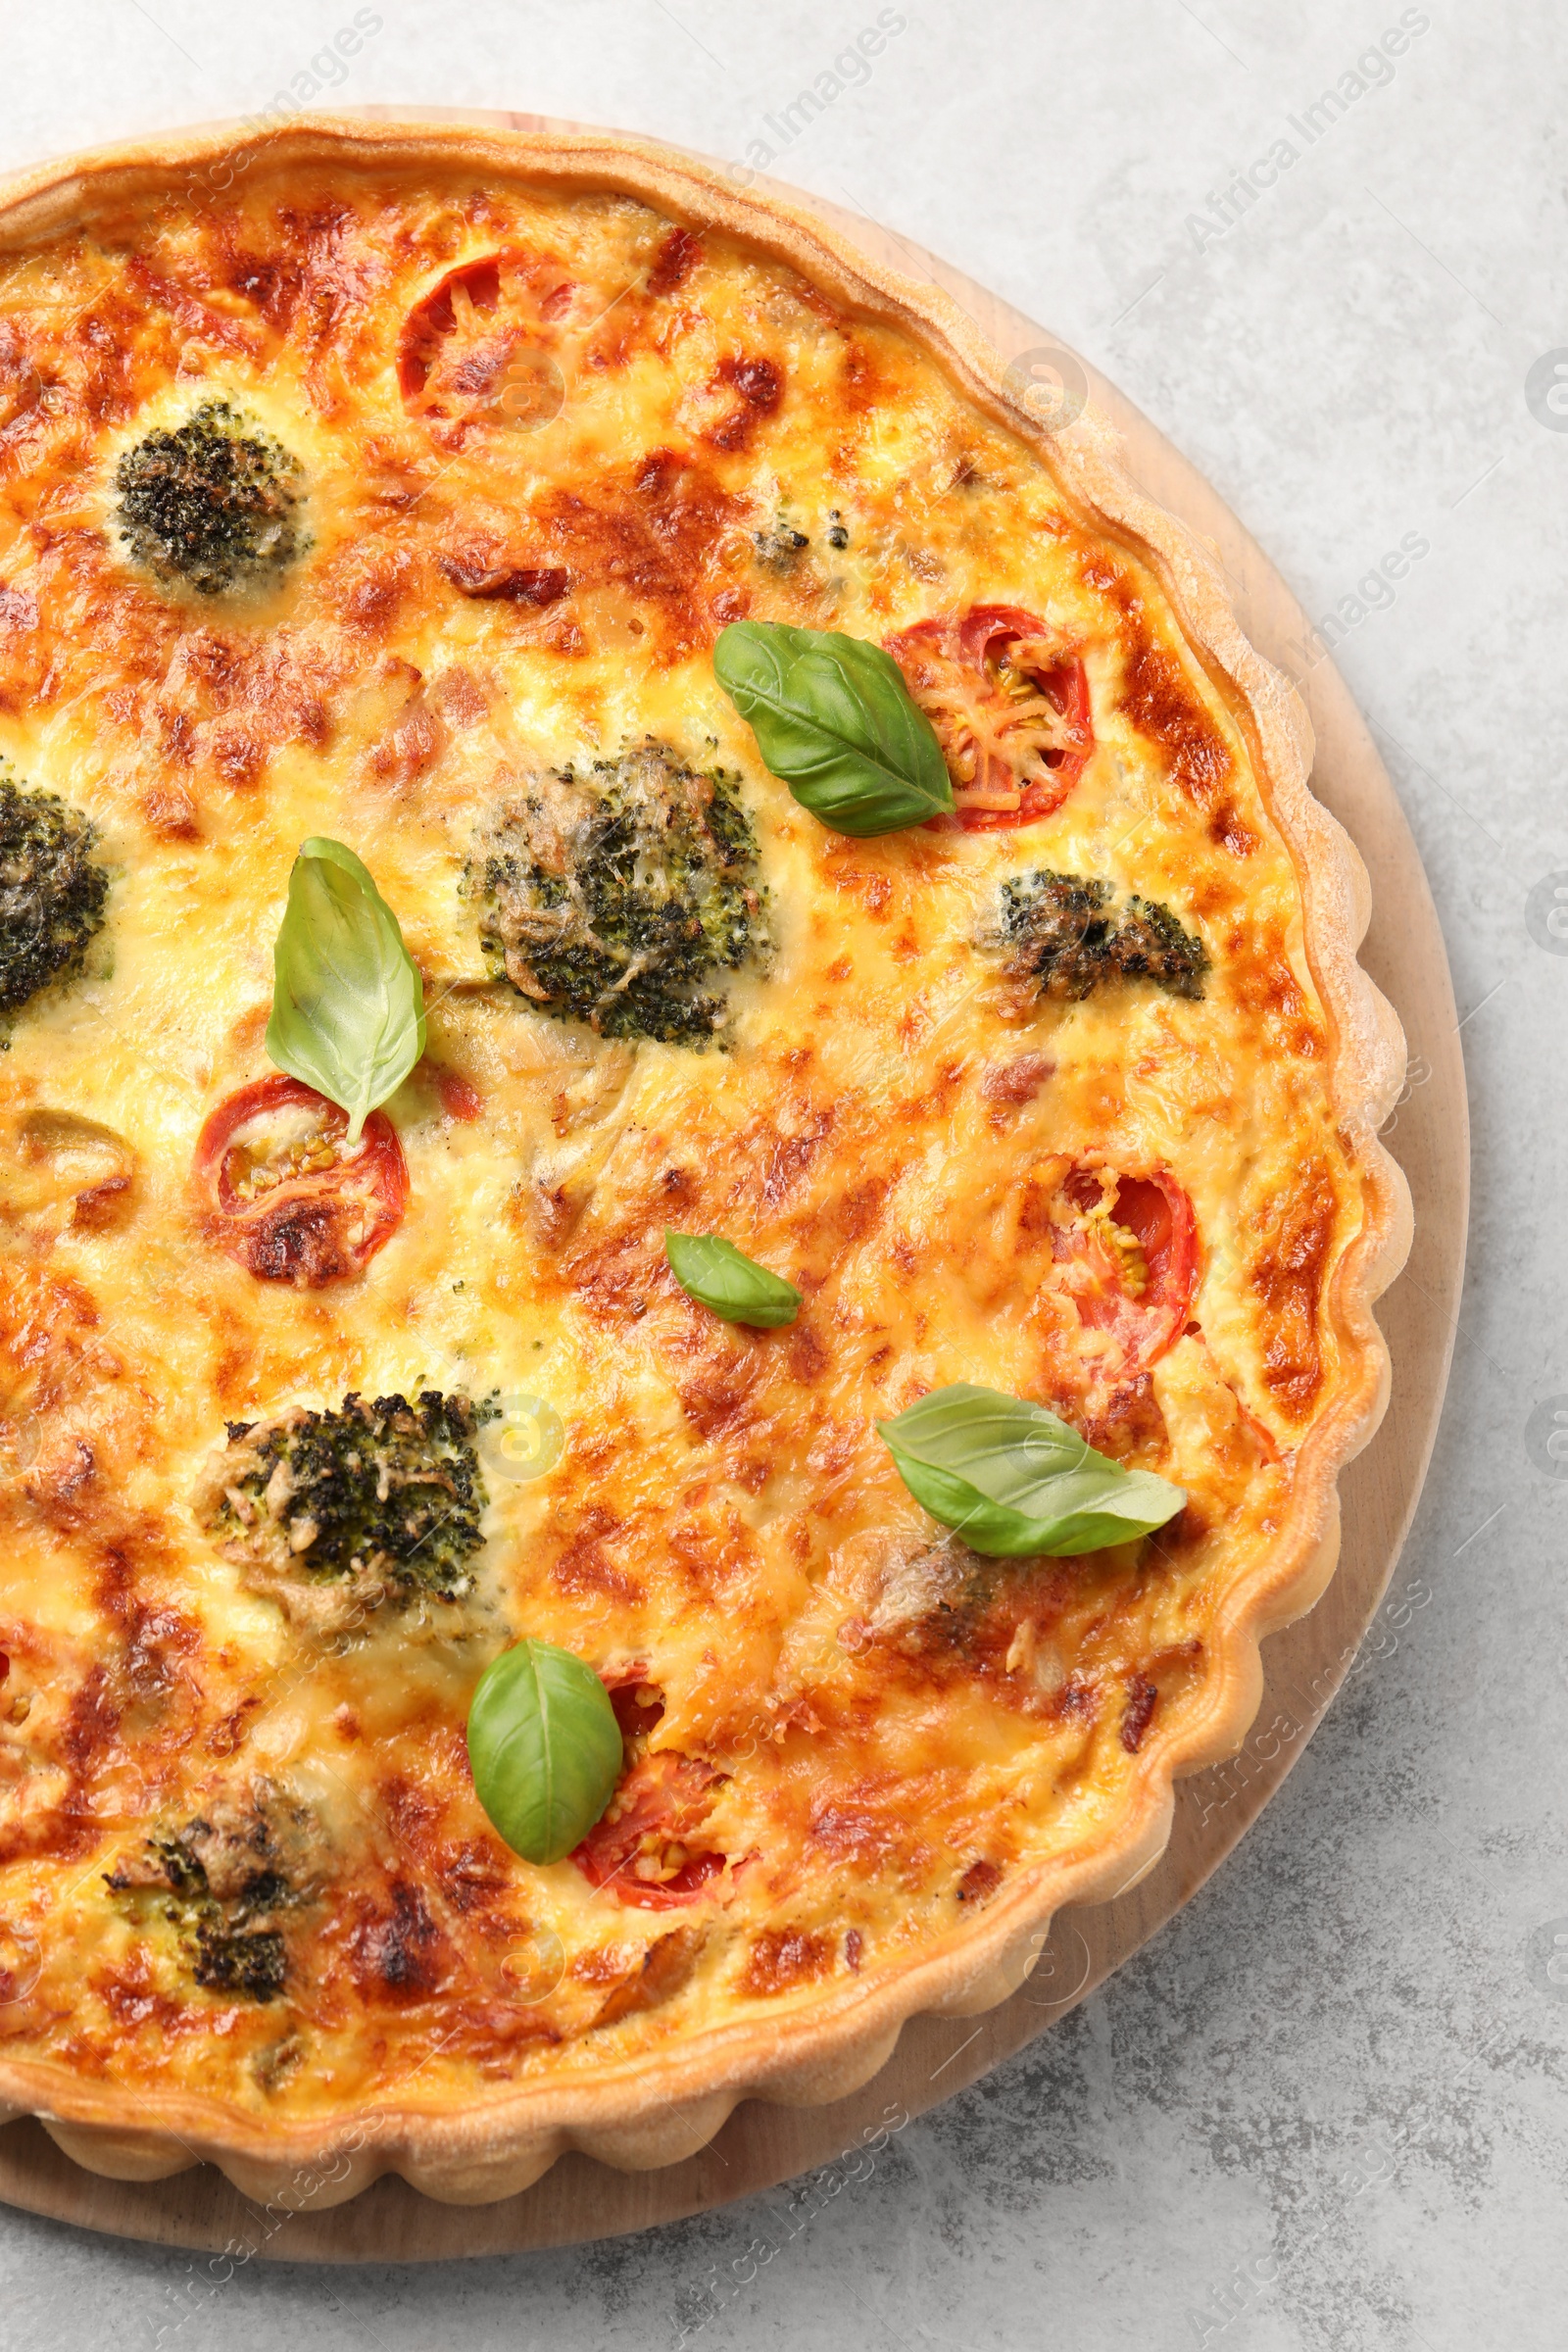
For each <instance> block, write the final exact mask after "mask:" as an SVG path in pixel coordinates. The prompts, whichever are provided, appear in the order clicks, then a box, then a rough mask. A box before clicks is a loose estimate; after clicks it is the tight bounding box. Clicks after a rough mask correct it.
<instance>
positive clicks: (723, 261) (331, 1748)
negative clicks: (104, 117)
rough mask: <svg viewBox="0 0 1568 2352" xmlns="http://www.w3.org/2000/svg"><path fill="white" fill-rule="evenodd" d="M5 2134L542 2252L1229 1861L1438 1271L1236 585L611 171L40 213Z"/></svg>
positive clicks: (6, 729)
mask: <svg viewBox="0 0 1568 2352" xmlns="http://www.w3.org/2000/svg"><path fill="white" fill-rule="evenodd" d="M0 582H3V585H0V751H3V753H4V755H5V760H6V765H5V767H4V770H3V781H0V1030H3V1035H0V1043H3V1047H4V1051H3V1054H0V1348H3V1364H0V1380H3V1387H0V1412H3V1416H4V1420H3V1428H0V1470H3V1473H4V1475H3V1479H0V1511H3V1516H4V1527H5V1540H4V1549H3V1553H0V1677H3V1684H0V2036H3V2044H0V2097H3V2099H4V2101H5V2102H7V2103H8V2104H7V2105H6V2106H5V2108H4V2112H10V2113H15V2112H21V2111H23V2110H27V2109H37V2110H41V2111H42V2112H43V2113H44V2115H45V2117H46V2118H47V2119H49V2121H50V2128H51V2129H52V2130H53V2131H55V2133H56V2135H57V2136H58V2138H59V2139H60V2141H61V2143H62V2145H64V2146H65V2147H66V2148H68V2149H69V2150H70V2152H71V2153H73V2154H74V2155H77V2156H79V2157H80V2158H81V2159H82V2160H83V2161H84V2162H87V2163H89V2164H94V2165H97V2166H98V2167H99V2168H100V2169H104V2170H109V2171H116V2172H120V2173H123V2174H139V2175H141V2176H143V2177H151V2176H154V2175H157V2174H159V2173H162V2172H170V2171H173V2170H176V2169H178V2168H179V2167H180V2166H182V2165H185V2164H188V2163H190V2162H192V2161H194V2160H195V2159H196V2158H197V2157H198V2156H205V2157H210V2158H212V2159H214V2160H215V2161H218V2162H220V2163H221V2164H222V2165H223V2166H224V2167H225V2169H226V2170H227V2171H228V2172H229V2174H230V2176H231V2178H233V2179H234V2180H238V2181H239V2182H241V2184H242V2185H245V2186H247V2187H250V2188H253V2189H257V2190H260V2191H266V2190H269V2189H270V2187H271V2185H272V2184H274V2183H275V2182H276V2181H277V2180H280V2179H282V2178H284V2177H286V2176H287V2175H288V2174H289V2173H291V2171H292V2169H293V2167H294V2166H295V2165H297V2164H298V2163H299V2162H300V2161H301V2158H302V2156H304V2155H305V2154H306V2153H308V2152H312V2151H318V2152H319V2151H329V2150H333V2149H335V2148H339V2147H341V2146H342V2144H343V2142H344V2140H345V2137H346V2136H348V2135H350V2134H351V2135H352V2150H353V2152H352V2155H351V2156H350V2157H349V2158H348V2159H347V2160H346V2161H345V2162H344V2163H343V2165H342V2169H341V2171H340V2172H339V2171H337V2170H336V2169H334V2174H333V2177H332V2185H331V2186H329V2187H328V2188H327V2189H326V2190H325V2191H324V2192H323V2194H322V2197H321V2200H320V2201H323V2202H324V2201H330V2200H331V2199H332V2198H333V2197H335V2196H339V2195H344V2194H349V2193H352V2191H353V2190H354V2189H356V2188H358V2187H359V2186H361V2185H363V2184H364V2182H365V2181H366V2180H369V2179H372V2178H374V2177H375V2175H376V2174H377V2173H379V2172H381V2171H383V2170H386V2169H387V2168H389V2167H393V2168H396V2169H398V2170H400V2171H402V2172H404V2173H405V2174H406V2175H407V2177H408V2178H409V2179H411V2180H415V2181H416V2182H417V2183H418V2184H419V2185H420V2186H423V2187H425V2188H427V2189H429V2190H430V2191H431V2193H433V2194H435V2195H437V2196H443V2197H448V2198H454V2199H480V2198H485V2197H493V2196H498V2195H501V2194H504V2193H507V2192H509V2191H511V2190H513V2189H515V2188H516V2187H518V2186H520V2185H523V2184H524V2183H525V2182H526V2181H528V2180H531V2179H533V2178H534V2177H535V2176H536V2175H537V2174H538V2173H539V2172H541V2171H542V2170H543V2169H544V2168H545V2167H546V2166H547V2165H548V2164H549V2163H550V2162H551V2161H552V2160H553V2158H554V2156H555V2155H556V2154H558V2153H559V2152H560V2151H561V2150H562V2149H563V2148H564V2147H566V2146H568V2145H574V2146H577V2147H581V2148H585V2149H587V2150H588V2151H590V2152H591V2153H597V2154H600V2155H603V2156H606V2157H608V2158H609V2159H610V2160H611V2161H613V2162H615V2163H619V2164H623V2165H637V2164H647V2163H659V2162H663V2161H668V2160H670V2159H672V2158H675V2157H679V2156H681V2155H684V2154H686V2153H688V2152H689V2151H690V2150H691V2149H692V2148H694V2147H695V2146H697V2145H699V2144H701V2142H702V2141H703V2140H704V2139H705V2138H706V2137H708V2136H709V2135H710V2134H711V2132H712V2131H713V2130H714V2129H715V2128H716V2127H717V2125H718V2123H719V2122H720V2121H721V2120H722V2118H723V2116H724V2115H725V2114H726V2113H727V2112H728V2111H729V2108H730V2107H731V2106H732V2105H733V2103H734V2101H735V2100H736V2099H737V2098H738V2097H740V2096H743V2095H746V2094H747V2093H748V2092H755V2093H758V2094H759V2095H762V2096H771V2097H776V2098H782V2099H786V2100H791V2101H797V2102H799V2101H810V2100H815V2099H825V2098H831V2097H836V2096H839V2095H842V2094H843V2093H845V2092H846V2091H848V2090H849V2089H851V2088H853V2087H854V2086H855V2085H856V2084H857V2083H858V2082H861V2081H863V2080H865V2079H866V2078H867V2077H868V2076H869V2075H870V2074H871V2073H872V2072H873V2071H874V2070H875V2068H876V2067H877V2066H878V2065H879V2064H880V2063H881V2062H882V2061H883V2060H884V2059H885V2057H886V2055H887V2053H888V2051H889V2050H890V2048H891V2046H892V2043H893V2040H894V2039H895V2037H896V2035H897V2033H898V2030H899V2027H900V2025H901V2024H902V2022H903V2021H904V2020H905V2019H907V2017H908V2016H910V2015H911V2014H913V2013H914V2012H916V2011H918V2010H921V2009H927V2008H948V2009H951V2010H965V2009H971V2010H972V2009H979V2008H983V2007H985V2006H987V2005H989V2004H992V2003H994V2002H996V2001H998V2000H1000V1999H1001V1998H1003V1997H1004V1996H1005V1994H1006V1993H1007V1992H1008V1991H1009V1990H1010V1989H1011V1988H1012V1987H1013V1986H1015V1985H1017V1984H1018V1983H1019V1982H1020V1981H1021V1979H1022V1978H1023V1976H1024V1975H1025V1973H1026V1972H1027V1970H1028V1968H1029V1966H1030V1965H1031V1962H1032V1959H1033V1956H1034V1955H1035V1953H1036V1952H1037V1951H1038V1949H1039V1946H1040V1942H1041V1939H1042V1933H1043V1931H1044V1929H1045V1928H1046V1926H1047V1924H1048V1923H1049V1920H1050V1916H1051V1914H1052V1911H1053V1910H1054V1907H1055V1906H1056V1905H1057V1904H1058V1903H1059V1902H1061V1901H1062V1900H1063V1899H1066V1898H1068V1897H1072V1898H1073V1899H1079V1900H1082V1899H1084V1898H1085V1897H1093V1896H1095V1895H1106V1894H1109V1893H1110V1892H1112V1891H1114V1890H1115V1889H1116V1888H1117V1887H1120V1886H1121V1885H1123V1884H1125V1883H1126V1882H1127V1881H1128V1880H1129V1879H1130V1878H1131V1877H1132V1876H1133V1875H1135V1874H1136V1873H1137V1871H1138V1870H1139V1869H1140V1868H1141V1867H1143V1866H1145V1865H1146V1864H1147V1863H1148V1862H1150V1861H1151V1860H1152V1859H1153V1857H1154V1856H1155V1855H1156V1854H1157V1853H1158V1852H1159V1850H1160V1848H1161V1846H1162V1844H1163V1841H1164V1838H1165V1835H1166V1831H1167V1828H1168V1822H1169V1814H1170V1802H1171V1797H1170V1790H1171V1782H1172V1777H1173V1775H1175V1774H1176V1773H1178V1772H1182V1771H1187V1770H1191V1769H1192V1768H1194V1767H1195V1766H1196V1765H1197V1764H1199V1763H1201V1762H1206V1761H1210V1760H1212V1759H1214V1758H1215V1757H1217V1756H1219V1755H1221V1754H1223V1753H1226V1752H1228V1751H1229V1750H1230V1748H1232V1747H1233V1746H1234V1745H1235V1743H1236V1742H1237V1741H1238V1740H1239V1739H1240V1738H1241V1736H1242V1735H1243V1733H1244V1732H1245V1730H1246V1728H1247V1725H1248V1723H1249V1721H1250V1715H1251V1712H1252V1710H1253V1708H1254V1707H1255V1704H1256V1698H1257V1691H1258V1688H1259V1679H1258V1662H1257V1641H1258V1637H1259V1635H1260V1634H1261V1633H1263V1632H1265V1631H1267V1630H1268V1629H1269V1627H1270V1626H1272V1625H1274V1624H1277V1623H1280V1622H1283V1621H1284V1620H1285V1619H1286V1618H1288V1617H1289V1616H1291V1615H1292V1614H1295V1613H1297V1612H1299V1610H1300V1609H1301V1608H1302V1607H1304V1606H1306V1605H1308V1604H1309V1602H1310V1600H1311V1599H1312V1598H1313V1597H1315V1595H1316V1593H1318V1592H1319V1591H1320V1590H1321V1587H1322V1584H1323V1582H1324V1581H1325V1579H1326V1578H1327V1576H1328V1574H1329V1573H1330V1571H1331V1569H1332V1565H1333V1558H1334V1550H1335V1542H1336V1528H1337V1519H1336V1505H1335V1478H1336V1475H1337V1472H1338V1470H1339V1468H1340V1467H1341V1466H1342V1464H1343V1463H1344V1462H1345V1460H1346V1459H1347V1458H1348V1455H1349V1454H1350V1453H1352V1452H1353V1451H1354V1450H1355V1449H1356V1448H1357V1447H1358V1446H1360V1445H1361V1444H1363V1443H1364V1442H1365V1440H1366V1438H1367V1437H1368V1435H1369V1434H1370V1432H1371V1430H1372V1428H1373V1427H1374V1426H1375V1424H1376V1421H1377V1418H1378V1415H1379V1413H1380V1410H1381V1406H1382V1401H1383V1396H1384V1387H1385V1378H1386V1364H1385V1357H1384V1352H1383V1348H1382V1345H1381V1342H1380V1340H1379V1337H1378V1333H1377V1330H1376V1327H1375V1325H1374V1323H1373V1321H1372V1316H1371V1302H1372V1300H1373V1299H1374V1298H1375V1297H1376V1295H1377V1292H1378V1291H1379V1290H1380V1288H1381V1287H1382V1286H1383V1285H1384V1284H1385V1283H1386V1282H1387V1281H1388V1280H1389V1279H1390V1278H1391V1277H1392V1275H1393V1273H1394V1272H1395V1271H1396V1270H1397V1266H1398V1264H1399V1263H1400V1261H1401V1258H1402V1254H1403V1250H1404V1246H1405V1242H1406V1238H1407V1214H1408V1212H1407V1208H1406V1203H1405V1197H1404V1194H1403V1191H1402V1187H1401V1183H1400V1179H1399V1177H1398V1174H1397V1170H1396V1169H1395V1167H1394V1166H1393V1164H1392V1162H1391V1161H1390V1160H1389V1159H1388V1158H1387V1157H1386V1156H1385V1154H1384V1153H1383V1152H1382V1151H1381V1149H1380V1148H1379V1146H1378V1144H1377V1142H1376V1140H1375V1138H1376V1131H1377V1128H1378V1126H1379V1124H1380V1122H1381V1121H1382V1119H1383V1118H1384V1117H1385V1116H1386V1114H1387V1111H1388V1109H1389V1107H1390V1104H1391V1103H1392V1100H1393V1094H1394V1091H1395V1089H1396V1087H1397V1083H1398V1080H1399V1076H1400V1074H1401V1071H1402V1049H1401V1047H1400V1043H1399V1040H1398V1035H1397V1028H1396V1026H1395V1024H1394V1022H1393V1018H1392V1015H1391V1014H1390V1013H1389V1012H1388V1009H1387V1007H1386V1006H1384V1005H1382V1003H1381V1000H1379V999H1378V998H1377V997H1376V996H1375V994H1374V992H1373V991H1372V989H1371V988H1370V986H1369V984H1368V983H1367V982H1366V981H1365V979H1364V978H1363V976H1362V975H1361V974H1360V973H1359V971H1358V970H1357V968H1356V966H1355V963H1354V950H1355V946H1356V942H1357V941H1358V939H1359V937H1360V933H1361V930H1362V928H1363V926H1364V922H1365V913H1366V908H1365V890H1364V882H1363V880H1362V879H1361V876H1360V869H1359V866H1358V862H1357V860H1356V859H1355V857H1354V853H1353V852H1352V851H1351V850H1350V849H1349V847H1348V844H1347V843H1346V842H1345V840H1344V838H1343V836H1342V835H1341V834H1340V833H1339V831H1338V829H1337V827H1336V826H1335V825H1334V824H1333V823H1332V821H1331V820H1330V819H1329V818H1328V817H1327V816H1326V815H1325V814H1324V813H1323V811H1322V810H1321V809H1319V808H1318V807H1317V805H1316V804H1315V803H1314V802H1313V801H1312V800H1311V799H1310V798H1309V797H1308V795H1307V792H1306V790H1305V785H1304V772H1305V766H1306V762H1307V759H1308V750H1309V747H1308V745H1307V743H1306V741H1305V735H1304V723H1303V721H1302V719H1301V717H1300V714H1299V709H1298V707H1297V705H1296V703H1295V701H1294V698H1293V697H1291V696H1290V695H1289V693H1288V692H1287V690H1286V689H1285V688H1284V687H1283V685H1282V683H1281V682H1280V681H1279V680H1278V679H1277V678H1276V677H1275V676H1274V674H1273V673H1272V672H1271V671H1269V670H1268V669H1267V667H1266V665H1265V664H1264V663H1262V662H1260V661H1259V660H1258V659H1257V657H1256V656H1255V655H1253V654H1252V653H1251V652H1250V649H1249V648H1248V646H1247V645H1246V644H1245V643H1244V641H1243V640H1242V638H1241V637H1240V635H1239V633H1238V631H1237V629H1236V626H1235V623H1234V621H1233V619H1232V617H1231V615H1230V612H1229V607H1228V605H1227V603H1226V601H1225V598H1224V595H1223V593H1222V591H1221V588H1220V585H1219V581H1218V576H1217V573H1216V571H1215V568H1214V566H1213V565H1212V564H1211V563H1210V561H1209V559H1208V558H1207V556H1206V554H1205V553H1204V552H1203V551H1201V549H1199V548H1198V547H1197V546H1196V545H1195V544H1194V543H1193V542H1192V541H1191V539H1190V538H1189V536H1188V535H1187V533H1186V532H1185V531H1184V530H1183V529H1182V528H1181V526H1179V525H1177V524H1175V523H1174V522H1172V521H1171V520H1170V519H1169V518H1168V517H1166V516H1164V515H1160V514H1159V513H1158V512H1157V511H1155V510H1154V509H1152V507H1150V506H1149V505H1148V504H1147V502H1145V501H1144V500H1143V499H1142V498H1141V496H1140V495H1139V494H1138V493H1137V492H1136V491H1135V490H1134V489H1133V487H1132V486H1131V484H1130V483H1129V482H1128V481H1127V480H1126V478H1125V477H1124V476H1123V475H1122V474H1121V473H1120V472H1119V471H1118V469H1117V466H1116V464H1115V459H1114V452H1113V448H1112V444H1111V440H1110V436H1109V434H1108V432H1107V431H1106V429H1105V428H1104V427H1103V425H1102V424H1100V423H1099V422H1098V421H1097V420H1096V419H1095V417H1093V415H1089V416H1085V417H1081V418H1079V419H1077V420H1076V421H1074V422H1072V423H1070V424H1069V425H1066V426H1065V427H1064V428H1063V429H1061V430H1060V431H1058V432H1056V433H1054V434H1052V433H1048V432H1043V431H1042V430H1041V429H1040V428H1039V427H1038V426H1037V425H1036V424H1035V423H1034V422H1033V420H1032V419H1031V417H1030V415H1029V412H1028V409H1027V408H1026V407H1025V406H1022V405H1020V404H1019V401H1018V399H1017V397H1016V396H1015V394H1014V392H1013V391H1012V390H1010V389H1009V387H1008V384H1007V382H1006V380H1005V378H1004V377H1003V375H1002V374H1001V372H1000V370H999V368H998V366H997V363H996V362H995V360H994V359H993V357H992V356H991V355H990V354H989V353H988V352H987V350H986V349H985V348H984V347H983V346H982V345H981V344H980V343H979V341H978V339H977V338H976V337H975V336H974V335H973V334H972V333H971V332H970V331H969V330H968V328H967V327H966V326H965V324H964V323H963V322H962V321H961V320H960V319H959V317H958V315H957V313H956V311H955V310H954V309H953V308H952V306H950V305H948V304H947V303H946V301H945V300H944V299H943V298H940V297H937V296H936V295H934V294H932V293H930V292H917V291H916V290H915V289H913V288H912V287H909V286H907V285H904V284H902V283H898V282H895V281H893V280H891V279H889V278H886V277H884V276H882V275H880V274H879V273H878V272H877V271H876V270H873V269H872V268H870V267H868V266H866V265H863V264H861V263H859V262H858V261H857V260H856V259H855V258H854V257H853V256H852V254H851V253H850V251H849V249H848V248H847V247H845V246H843V245H841V244H840V243H839V241H838V240H837V239H836V238H835V237H834V236H833V235H832V233H831V232H829V231H827V230H824V229H823V228H821V227H820V226H818V225H817V224H815V223H814V222H810V221H807V220H806V219H805V218H804V217H802V216H798V215H796V214H795V213H793V212H791V211H790V210H788V208H786V207H784V206H782V205H780V204H778V203H775V202H773V201H772V200H770V199H764V198H762V197H760V196H752V195H741V194H738V193H736V191H735V190H734V189H733V188H732V187H730V186H729V185H728V184H727V183H726V182H725V181H724V180H723V179H721V178H720V177H719V176H718V175H717V174H715V173H713V172H708V171H707V170H705V169H704V168H702V167H700V166H697V165H693V164H689V163H687V162H685V161H683V160H681V159H678V158H675V157H672V156H668V155H664V154H662V153H660V152H659V151H655V150H650V149H645V148H642V147H638V146H633V145H630V144H628V143H625V142H620V141H613V140H595V139H591V138H579V139H572V138H566V137H555V138H551V137H539V138H527V139H525V138H508V137H505V136H501V135H490V134H480V133H478V132H476V131H474V130H471V129H467V128H462V127H453V126H446V127H428V126H426V127H418V126H408V125H404V126H399V125H390V126H374V127H371V126H368V125H366V124H358V123H346V122H345V123H325V124H302V125H297V126H296V127H294V128H293V129H291V130H288V131H285V132H282V133H279V134H278V135H276V136H273V137H271V138H270V139H268V140H266V141H264V142H262V143H261V144H260V145H253V146H252V147H251V148H250V149H249V150H246V149H244V148H241V147H236V146H233V145H231V144H229V143H228V142H226V141H225V140H224V139H223V138H221V137H197V138H191V139H188V140H185V141H182V142H178V143H172V142H163V143H161V144H160V145H159V146H158V147H156V148H153V147H148V148H143V149H139V150H126V151H123V152H121V153H118V154H114V155H109V156H105V157H100V158H95V159H92V160H91V161H89V162H88V163H87V164H85V165H78V166H76V167H73V168H71V169H70V170H53V171H45V172H38V173H36V174H34V175H33V177H32V179H31V180H30V181H28V182H26V183H25V184H24V185H23V186H22V187H21V188H20V189H19V190H17V191H14V193H13V195H12V197H11V199H10V201H9V203H8V205H7V206H6V208H5V209H4V211H3V212H0Z"/></svg>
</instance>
